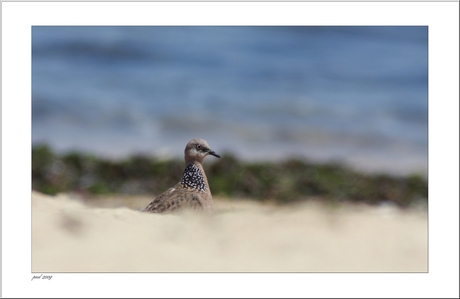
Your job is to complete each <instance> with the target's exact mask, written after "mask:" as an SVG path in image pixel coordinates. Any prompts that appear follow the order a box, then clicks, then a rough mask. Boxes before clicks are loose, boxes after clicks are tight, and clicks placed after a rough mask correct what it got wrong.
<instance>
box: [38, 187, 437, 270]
mask: <svg viewBox="0 0 460 299" xmlns="http://www.w3.org/2000/svg"><path fill="white" fill-rule="evenodd" d="M150 200H151V198H148V197H112V198H107V199H105V200H102V201H99V202H98V203H97V206H95V205H92V206H90V205H87V204H84V203H82V202H81V201H79V200H77V199H72V198H71V196H68V195H59V196H56V197H50V196H45V195H43V194H40V193H37V192H32V271H33V272H41V273H43V272H228V271H232V272H246V271H249V272H287V271H288V272H355V271H359V272H381V271H383V272H401V271H402V272H426V271H427V270H428V269H427V265H428V263H427V259H428V257H427V215H426V212H423V211H419V210H399V209H397V208H393V207H367V206H340V207H334V208H332V207H326V206H323V205H321V204H317V203H314V202H310V203H306V204H302V205H298V206H295V207H292V206H291V207H282V208H280V207H275V206H271V205H266V204H265V205H264V204H259V203H254V202H250V201H228V200H222V199H220V200H219V199H215V200H214V202H215V213H214V215H213V216H211V217H207V216H203V215H201V216H197V215H196V214H190V213H187V214H181V215H158V214H147V213H141V212H139V211H137V210H135V208H141V207H143V206H145V205H147V204H148V202H149V201H150ZM104 205H105V206H106V207H101V206H104ZM122 206H125V207H122ZM126 206H128V207H126Z"/></svg>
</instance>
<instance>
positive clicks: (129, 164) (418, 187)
mask: <svg viewBox="0 0 460 299" xmlns="http://www.w3.org/2000/svg"><path fill="white" fill-rule="evenodd" d="M183 169H184V162H183V161H182V160H159V159H156V158H152V157H147V156H140V155H138V156H132V157H130V158H128V159H125V160H120V161H110V160H106V159H100V158H97V157H94V156H91V155H86V154H81V153H75V152H74V153H68V154H64V155H57V154H56V153H54V152H53V151H52V150H51V149H50V148H49V147H48V146H46V145H37V146H34V147H33V148H32V188H33V189H34V190H37V191H39V192H43V193H46V194H57V193H61V192H80V193H83V194H89V195H97V194H152V195H157V194H160V193H161V192H163V191H165V190H166V189H168V188H169V187H172V186H173V185H174V184H175V183H177V182H178V181H179V179H180V178H181V176H182V172H183ZM205 170H206V174H207V176H208V181H209V184H210V185H211V189H212V192H213V194H214V195H221V196H226V197H229V198H241V197H244V198H251V199H254V200H260V201H272V202H273V201H274V202H277V203H291V202H296V201H301V200H308V199H309V198H321V199H323V200H326V201H329V202H331V203H336V202H345V201H347V202H365V203H369V204H379V203H382V202H392V203H395V204H397V205H398V206H401V207H407V206H411V205H414V204H420V203H422V204H426V202H427V198H428V183H427V181H426V180H425V179H424V178H422V177H421V176H418V175H411V176H407V177H395V176H390V175H385V174H381V175H369V174H363V173H359V172H356V171H353V170H350V169H348V168H346V167H344V166H341V165H336V164H313V163H308V162H306V161H303V160H298V159H291V160H286V161H283V162H278V163H276V162H258V163H246V162H241V161H239V160H238V159H236V158H235V157H234V156H232V155H230V154H224V155H223V156H222V158H221V159H220V160H218V161H216V162H214V163H205Z"/></svg>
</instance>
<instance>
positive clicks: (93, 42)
mask: <svg viewBox="0 0 460 299" xmlns="http://www.w3.org/2000/svg"><path fill="white" fill-rule="evenodd" d="M427 52H428V28H427V27H386V26H385V27H310V26H308V27H265V26H264V27H42V26H34V27H33V28H32V143H33V144H37V143H47V144H49V145H50V146H51V147H52V148H53V149H54V150H57V151H59V152H68V151H72V150H78V151H84V152H88V153H92V154H95V155H98V156H101V157H106V158H122V157H126V156H129V155H132V154H149V155H159V156H162V157H182V155H183V149H184V147H185V144H186V143H187V142H188V141H189V140H190V139H192V138H204V139H206V140H207V141H208V142H209V144H210V145H211V147H212V148H213V149H214V150H215V151H216V152H218V153H221V154H222V153H225V152H231V153H234V154H236V155H237V156H238V157H240V158H242V159H257V160H278V159H286V158H288V157H299V158H304V159H308V160H310V161H316V162H326V161H335V162H341V163H346V164H349V165H351V166H353V167H355V168H358V169H361V170H366V171H372V172H374V171H378V172H387V173H394V174H407V173H412V172H417V173H420V174H422V175H426V174H427V163H428V161H427V160H428V153H427V152H428V53H427Z"/></svg>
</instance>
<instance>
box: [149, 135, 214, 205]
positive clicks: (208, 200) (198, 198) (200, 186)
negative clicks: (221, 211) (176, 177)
mask: <svg viewBox="0 0 460 299" xmlns="http://www.w3.org/2000/svg"><path fill="white" fill-rule="evenodd" d="M184 154H185V166H186V167H185V170H184V174H183V175H182V179H181V180H180V182H179V183H177V184H176V185H175V186H174V187H172V188H169V189H168V190H166V191H165V192H164V193H162V194H161V195H159V196H158V197H157V198H155V199H154V200H153V201H152V202H151V203H150V204H149V205H148V206H147V207H145V208H144V209H142V211H143V212H149V213H169V212H173V211H179V210H183V209H193V210H201V211H212V195H211V190H210V189H209V184H208V179H207V178H206V174H205V172H204V169H203V165H202V163H203V160H204V158H205V157H206V156H207V155H213V156H215V157H217V158H220V156H219V155H218V154H216V153H215V152H214V151H213V150H211V148H210V147H209V145H208V143H207V142H206V141H205V140H203V139H192V140H190V142H189V143H187V146H186V147H185V150H184Z"/></svg>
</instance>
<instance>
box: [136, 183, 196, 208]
mask: <svg viewBox="0 0 460 299" xmlns="http://www.w3.org/2000/svg"><path fill="white" fill-rule="evenodd" d="M183 208H190V209H197V210H199V209H202V208H203V207H202V203H201V201H200V199H199V197H198V196H197V195H195V194H192V193H190V192H187V190H184V189H181V188H177V187H176V186H175V187H172V188H169V189H168V190H166V191H165V192H164V193H162V194H160V195H159V196H158V197H156V198H155V199H154V200H153V201H152V202H151V203H150V204H149V205H148V206H146V207H145V208H144V209H143V210H142V212H149V213H169V212H173V211H177V210H180V209H183Z"/></svg>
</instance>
